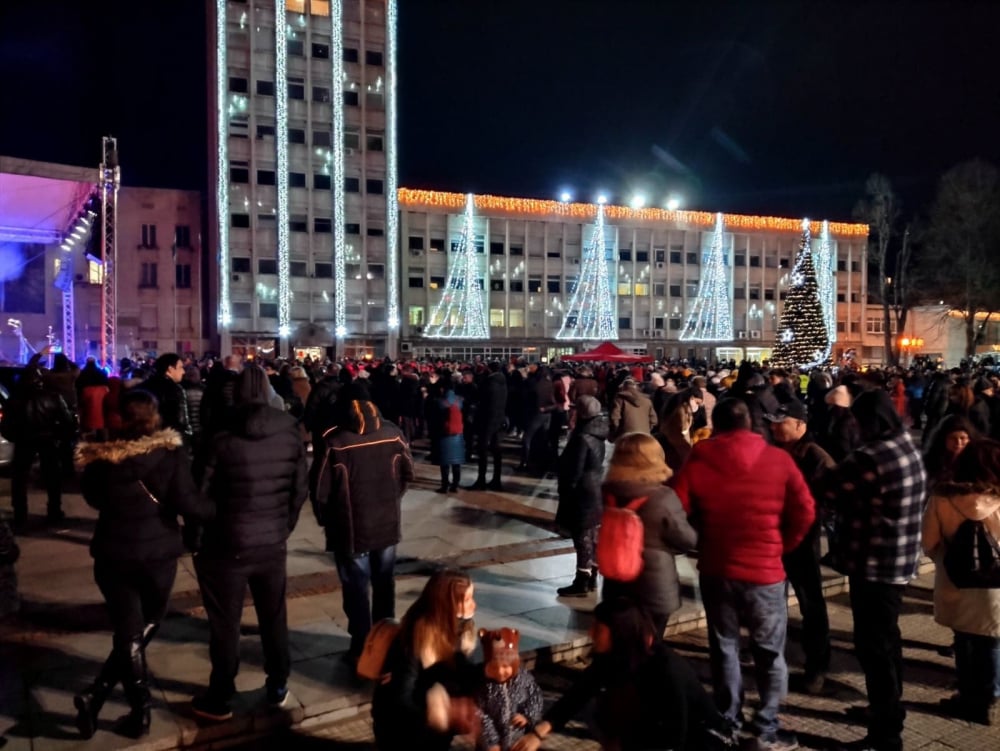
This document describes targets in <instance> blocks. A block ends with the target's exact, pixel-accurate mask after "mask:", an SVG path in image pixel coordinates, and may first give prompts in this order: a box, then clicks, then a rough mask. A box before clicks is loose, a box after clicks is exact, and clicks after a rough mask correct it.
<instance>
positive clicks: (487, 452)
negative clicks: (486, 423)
mask: <svg viewBox="0 0 1000 751" xmlns="http://www.w3.org/2000/svg"><path fill="white" fill-rule="evenodd" d="M500 430H501V429H500V428H497V429H496V430H494V431H491V432H489V433H480V434H479V435H478V436H476V439H477V440H476V459H477V460H478V461H479V475H478V477H477V478H476V482H486V467H487V463H488V461H489V457H491V456H492V457H493V482H500V474H501V470H502V469H503V454H501V452H500Z"/></svg>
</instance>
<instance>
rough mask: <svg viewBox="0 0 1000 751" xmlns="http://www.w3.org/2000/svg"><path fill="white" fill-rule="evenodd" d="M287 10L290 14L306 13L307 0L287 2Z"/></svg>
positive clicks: (290, 0)
mask: <svg viewBox="0 0 1000 751" xmlns="http://www.w3.org/2000/svg"><path fill="white" fill-rule="evenodd" d="M285 10H287V11H288V12H289V13H305V12H306V0H285Z"/></svg>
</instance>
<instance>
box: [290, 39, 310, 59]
mask: <svg viewBox="0 0 1000 751" xmlns="http://www.w3.org/2000/svg"><path fill="white" fill-rule="evenodd" d="M288 54H289V55H295V57H305V55H306V50H305V45H304V44H303V43H302V40H301V39H289V40H288Z"/></svg>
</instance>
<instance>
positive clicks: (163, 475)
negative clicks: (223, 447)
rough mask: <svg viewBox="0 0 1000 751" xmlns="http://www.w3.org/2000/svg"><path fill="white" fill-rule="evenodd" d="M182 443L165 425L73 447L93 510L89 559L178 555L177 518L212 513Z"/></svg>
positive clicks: (126, 559)
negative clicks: (135, 435) (147, 432)
mask: <svg viewBox="0 0 1000 751" xmlns="http://www.w3.org/2000/svg"><path fill="white" fill-rule="evenodd" d="M183 446H184V443H183V440H182V439H181V436H180V433H178V432H177V431H176V430H172V429H170V428H167V429H165V430H158V431H156V432H155V433H153V434H152V435H148V436H144V437H142V438H136V439H134V440H122V441H108V442H106V443H89V442H86V441H85V442H81V443H80V444H78V445H77V447H76V456H75V461H76V465H77V467H79V468H80V469H82V474H81V477H80V489H81V491H82V493H83V497H84V500H86V501H87V503H88V504H90V505H91V506H92V507H94V508H95V509H97V511H98V517H97V526H96V527H95V528H94V537H93V539H92V540H91V543H90V554H91V555H92V556H93V557H94V558H97V559H100V560H105V561H121V562H132V561H163V560H171V559H176V558H178V557H180V556H181V554H183V552H184V547H183V545H182V543H181V532H180V525H179V524H178V522H177V517H178V516H183V517H184V518H185V520H186V521H187V520H190V521H192V522H193V521H197V520H207V519H210V518H211V517H212V516H213V514H214V512H215V508H214V506H213V505H212V504H211V503H209V502H208V501H207V500H206V499H204V498H203V497H202V496H201V495H200V494H199V493H198V489H197V488H196V487H195V484H194V480H193V479H192V477H191V462H190V460H189V459H188V455H187V452H186V451H184V448H183ZM154 499H155V500H154Z"/></svg>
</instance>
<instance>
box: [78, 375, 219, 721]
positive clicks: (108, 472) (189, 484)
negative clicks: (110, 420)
mask: <svg viewBox="0 0 1000 751" xmlns="http://www.w3.org/2000/svg"><path fill="white" fill-rule="evenodd" d="M122 412H123V420H124V422H123V429H122V432H121V434H120V435H119V436H117V437H116V440H112V441H109V442H107V443H88V442H83V443H80V444H79V445H78V446H77V448H76V464H77V466H79V467H81V468H82V469H83V474H82V476H81V479H80V486H81V491H82V492H83V497H84V499H85V500H86V501H87V503H89V504H90V505H91V506H93V507H94V508H96V509H97V511H98V517H97V526H96V528H95V530H94V537H93V540H92V541H91V543H90V554H91V555H92V556H93V557H94V579H95V580H96V581H97V586H98V587H100V590H101V594H103V595H104V599H105V601H106V602H107V606H108V613H109V615H110V617H111V625H112V628H113V629H114V648H113V650H112V652H111V654H110V655H109V656H108V659H107V662H105V664H104V667H103V668H102V669H101V672H100V674H99V675H98V676H97V678H96V679H95V681H94V683H93V684H92V685H91V686H90V687H89V688H88V689H87V690H86V691H84V692H83V693H81V694H79V695H77V696H76V697H75V699H74V704H75V705H76V708H77V727H78V728H79V730H80V734H81V735H82V736H83V737H84V738H90V737H91V736H93V734H94V731H95V730H96V728H97V716H98V714H99V713H100V711H101V707H102V706H103V704H104V701H105V700H106V699H107V697H108V695H109V694H110V693H111V691H112V690H113V689H114V687H115V684H116V683H118V681H119V680H121V681H122V683H123V685H124V688H125V697H126V698H127V699H128V702H129V707H130V708H131V712H130V713H129V715H128V716H127V717H126V719H125V722H124V723H123V727H122V729H123V731H124V732H125V733H126V734H127V735H130V736H132V737H138V736H140V735H145V734H146V733H147V732H149V720H150V695H149V681H148V677H147V671H146V646H147V645H148V644H149V641H150V640H151V639H152V638H153V634H154V633H155V631H156V629H157V628H158V626H159V623H160V621H161V620H162V618H163V616H164V614H165V613H166V612H167V601H168V599H169V597H170V590H171V589H172V588H173V584H174V577H175V576H176V574H177V559H178V558H179V557H180V556H181V554H182V553H183V552H184V548H183V546H182V544H181V533H180V526H179V524H178V522H177V517H178V515H183V516H184V517H185V519H208V518H210V517H211V515H212V513H213V512H214V508H213V507H212V505H211V504H210V503H208V502H207V501H206V500H204V499H203V498H202V497H201V496H199V494H198V491H197V489H196V488H195V485H194V480H193V479H192V477H191V464H190V461H189V460H188V456H187V452H186V451H184V443H183V441H182V439H181V436H180V434H179V433H178V432H177V431H176V430H172V429H165V430H161V429H160V415H159V411H158V408H157V404H156V399H154V398H153V396H152V395H151V394H148V393H146V392H145V391H138V390H136V391H133V392H130V393H128V394H126V395H125V397H124V399H123V400H122Z"/></svg>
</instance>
